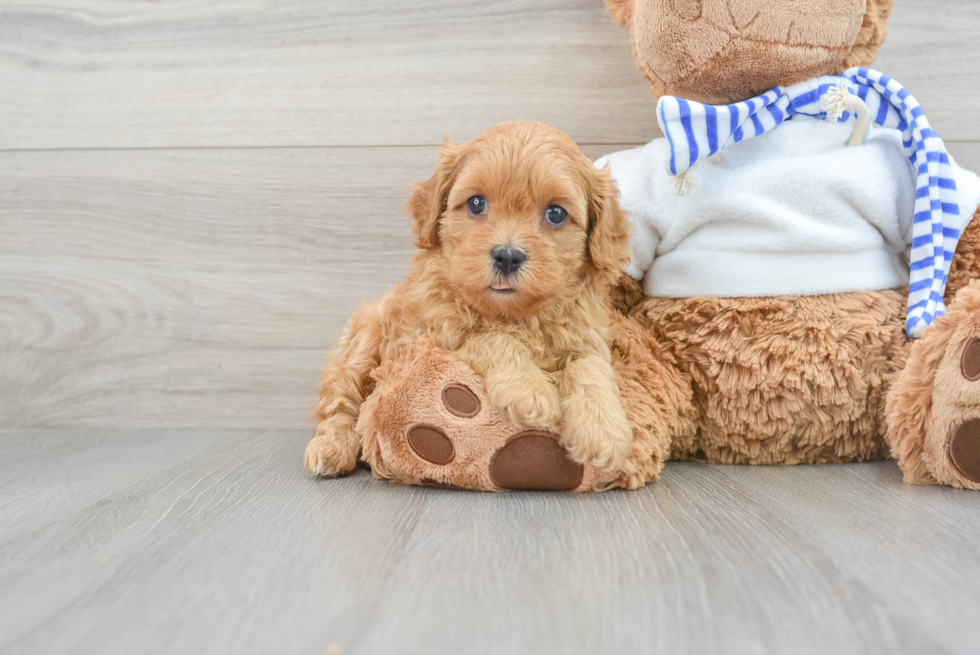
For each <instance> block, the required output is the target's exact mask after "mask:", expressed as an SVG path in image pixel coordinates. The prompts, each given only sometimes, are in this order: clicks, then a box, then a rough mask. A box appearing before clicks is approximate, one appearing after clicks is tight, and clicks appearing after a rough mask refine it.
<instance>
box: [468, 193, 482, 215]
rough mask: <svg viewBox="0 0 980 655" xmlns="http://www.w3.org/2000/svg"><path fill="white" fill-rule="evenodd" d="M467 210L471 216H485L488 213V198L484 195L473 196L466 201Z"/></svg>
mask: <svg viewBox="0 0 980 655" xmlns="http://www.w3.org/2000/svg"><path fill="white" fill-rule="evenodd" d="M466 211H468V212H469V213H470V216H483V215H484V214H486V213H487V199H486V198H484V197H483V196H473V197H472V198H470V199H469V200H467V201H466Z"/></svg>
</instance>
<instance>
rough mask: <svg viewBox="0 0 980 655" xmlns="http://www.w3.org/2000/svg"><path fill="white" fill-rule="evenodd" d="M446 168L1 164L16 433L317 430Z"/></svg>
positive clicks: (336, 155)
mask: <svg viewBox="0 0 980 655" xmlns="http://www.w3.org/2000/svg"><path fill="white" fill-rule="evenodd" d="M623 147H627V146H613V147H605V146H591V147H586V152H587V154H588V155H589V156H592V157H598V156H599V155H601V154H604V153H605V152H608V151H609V150H613V149H619V148H623ZM950 150H951V152H953V154H954V156H955V157H957V159H958V160H959V161H960V163H961V164H962V165H964V166H966V167H968V168H973V169H975V170H980V144H951V145H950ZM437 156H438V148H434V147H419V148H300V149H254V150H248V149H232V150H169V151H95V152H85V151H82V152H7V153H0V234H3V239H2V240H0V427H7V428H12V427H34V428H39V427H70V426H120V427H123V426H126V427H154V426H160V427H181V426H210V427H227V428H232V427H239V428H258V427H264V428H283V427H295V428H307V427H309V425H310V423H309V418H308V415H309V408H310V407H312V405H313V403H314V402H315V392H316V388H317V376H318V374H319V371H320V369H321V368H322V366H323V364H324V363H325V356H324V353H325V352H326V350H328V349H329V348H330V347H331V345H332V344H333V342H334V340H336V339H337V337H339V336H340V334H341V331H342V327H343V324H344V322H345V321H346V320H347V317H348V316H349V315H350V314H351V313H352V312H353V311H354V310H355V309H356V308H357V307H358V306H359V305H360V304H361V303H362V302H364V301H366V300H370V299H371V298H375V297H378V296H380V295H381V294H383V293H384V292H385V291H387V290H388V289H389V288H390V287H392V286H393V285H394V284H396V283H397V282H398V281H400V280H401V279H402V277H403V276H404V274H405V272H406V271H407V270H408V267H409V260H410V258H411V256H412V254H413V252H414V248H413V246H412V244H411V234H410V230H409V225H408V219H407V218H405V216H404V213H403V210H402V205H403V204H404V202H405V201H406V200H407V198H408V194H409V189H410V185H411V182H412V181H413V180H419V179H425V178H427V177H428V176H429V175H430V174H431V171H432V169H433V167H434V166H435V161H436V158H437Z"/></svg>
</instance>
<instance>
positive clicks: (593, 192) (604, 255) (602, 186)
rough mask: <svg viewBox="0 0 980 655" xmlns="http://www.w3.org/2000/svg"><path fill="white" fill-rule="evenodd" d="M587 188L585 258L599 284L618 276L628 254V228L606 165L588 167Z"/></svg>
mask: <svg viewBox="0 0 980 655" xmlns="http://www.w3.org/2000/svg"><path fill="white" fill-rule="evenodd" d="M591 173H592V185H591V188H590V191H589V244H588V252H589V260H590V261H591V263H592V267H593V269H594V271H595V278H596V279H597V281H598V282H599V283H600V284H611V283H612V282H614V281H615V280H617V279H618V278H619V275H620V273H621V272H622V268H621V267H622V265H623V264H625V263H626V262H628V261H629V257H630V228H629V221H628V220H627V218H626V212H624V211H623V209H622V208H621V207H620V206H619V199H618V194H619V192H618V190H617V189H616V183H615V182H613V179H612V176H611V175H610V174H609V167H608V165H607V166H606V167H605V168H602V169H598V170H597V169H595V168H592V170H591Z"/></svg>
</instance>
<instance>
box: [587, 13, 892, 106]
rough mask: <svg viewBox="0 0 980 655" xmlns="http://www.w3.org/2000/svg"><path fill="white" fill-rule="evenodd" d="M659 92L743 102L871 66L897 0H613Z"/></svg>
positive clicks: (635, 51)
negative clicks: (856, 68)
mask: <svg viewBox="0 0 980 655" xmlns="http://www.w3.org/2000/svg"><path fill="white" fill-rule="evenodd" d="M605 2H606V9H607V10H608V11H609V15H610V16H611V17H612V19H613V20H614V21H615V22H616V23H617V24H619V25H621V26H622V27H625V28H626V29H627V30H628V31H629V33H630V36H631V38H632V41H633V56H634V57H635V58H636V64H637V67H638V68H639V69H640V72H641V73H643V76H644V77H645V78H646V80H647V81H648V82H650V84H651V86H652V93H653V94H654V95H655V96H661V95H674V96H679V97H682V98H687V99H689V100H695V101H697V102H703V103H708V104H727V103H732V102H741V101H742V100H747V99H748V98H752V97H754V96H757V95H760V94H762V93H765V92H766V91H768V90H769V89H771V88H773V87H776V86H787V85H790V84H795V83H797V82H802V81H804V80H807V79H810V78H811V77H816V76H818V75H831V74H837V73H840V72H842V71H844V70H846V69H848V68H850V67H852V66H868V65H870V64H871V62H873V61H874V58H875V55H876V54H877V52H878V48H879V47H881V44H882V43H884V41H885V27H886V25H887V23H888V17H889V15H890V13H891V9H892V5H893V4H894V0H605Z"/></svg>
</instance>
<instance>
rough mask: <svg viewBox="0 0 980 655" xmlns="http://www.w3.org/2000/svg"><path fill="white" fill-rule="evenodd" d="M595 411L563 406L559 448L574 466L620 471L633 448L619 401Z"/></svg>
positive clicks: (630, 434) (631, 433) (627, 424)
mask: <svg viewBox="0 0 980 655" xmlns="http://www.w3.org/2000/svg"><path fill="white" fill-rule="evenodd" d="M590 409H591V410H592V411H589V410H590ZM596 409H597V408H596V407H594V406H592V407H589V406H588V405H586V406H585V407H582V406H581V405H578V406H576V405H575V404H566V409H565V429H564V430H563V432H562V445H564V446H565V448H567V449H568V454H569V455H570V456H571V458H572V459H573V460H575V461H576V462H579V463H581V464H591V465H592V466H594V467H596V468H598V469H601V470H603V471H605V472H607V473H612V472H615V471H619V470H620V469H621V468H623V464H624V463H625V462H626V458H627V457H628V456H629V454H630V451H631V450H632V448H633V430H632V429H631V428H630V424H629V421H628V420H627V419H626V413H625V412H624V411H623V408H622V405H620V404H619V401H618V400H617V401H616V402H615V404H612V403H610V406H609V407H607V408H606V410H605V411H596Z"/></svg>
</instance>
